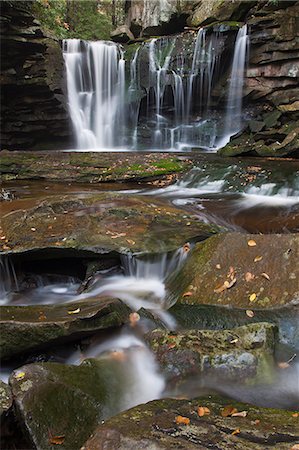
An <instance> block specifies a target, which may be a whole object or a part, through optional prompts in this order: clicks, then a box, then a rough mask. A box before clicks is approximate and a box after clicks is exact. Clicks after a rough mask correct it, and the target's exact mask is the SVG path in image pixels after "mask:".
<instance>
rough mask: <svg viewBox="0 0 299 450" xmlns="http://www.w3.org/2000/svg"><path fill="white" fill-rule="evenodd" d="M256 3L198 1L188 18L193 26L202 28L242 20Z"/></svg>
mask: <svg viewBox="0 0 299 450" xmlns="http://www.w3.org/2000/svg"><path fill="white" fill-rule="evenodd" d="M254 3H255V2H253V1H252V2H250V1H249V2H243V1H234V2H225V1H219V0H208V1H197V2H196V3H195V5H194V7H193V13H192V14H191V15H190V17H189V18H188V21H187V22H188V24H189V25H191V26H195V27H197V26H202V25H206V24H209V23H212V22H223V21H227V20H240V19H242V18H243V17H244V16H245V15H246V12H247V11H248V10H249V9H250V8H251V7H252V5H253V4H254Z"/></svg>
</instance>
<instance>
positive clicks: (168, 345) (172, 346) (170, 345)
mask: <svg viewBox="0 0 299 450" xmlns="http://www.w3.org/2000/svg"><path fill="white" fill-rule="evenodd" d="M167 348H168V350H171V349H172V348H175V344H174V343H172V344H167Z"/></svg>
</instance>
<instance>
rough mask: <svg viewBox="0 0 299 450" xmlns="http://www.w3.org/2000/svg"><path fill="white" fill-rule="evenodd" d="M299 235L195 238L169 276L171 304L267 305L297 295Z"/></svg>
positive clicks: (276, 304)
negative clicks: (177, 268)
mask: <svg viewBox="0 0 299 450" xmlns="http://www.w3.org/2000/svg"><path fill="white" fill-rule="evenodd" d="M298 257H299V236H298V235H296V234H285V235H280V234H271V235H249V234H248V235H247V234H241V233H224V234H221V235H217V236H213V237H211V238H210V239H208V240H206V241H205V242H204V243H198V244H196V246H195V248H194V249H193V250H192V252H191V254H190V256H189V258H188V260H187V262H186V264H185V265H184V266H183V267H182V269H181V270H180V271H179V272H178V273H177V274H175V276H173V277H172V278H170V279H169V280H168V291H169V294H168V296H169V298H168V301H169V304H171V303H175V301H177V300H178V302H179V303H186V304H191V305H192V304H210V305H222V306H223V305H227V306H233V307H239V308H250V309H252V308H255V309H268V308H274V307H282V306H284V305H287V304H294V305H295V304H298V301H299V265H298Z"/></svg>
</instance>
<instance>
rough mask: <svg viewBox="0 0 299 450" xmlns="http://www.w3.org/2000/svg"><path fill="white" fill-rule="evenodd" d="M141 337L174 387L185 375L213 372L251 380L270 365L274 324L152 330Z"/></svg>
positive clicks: (227, 376)
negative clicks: (173, 330)
mask: <svg viewBox="0 0 299 450" xmlns="http://www.w3.org/2000/svg"><path fill="white" fill-rule="evenodd" d="M145 339H146V341H147V343H148V344H149V346H150V348H151V349H152V350H153V352H154V353H155V355H156V358H157V361H158V362H159V364H160V367H161V368H162V370H163V372H164V374H165V375H166V379H167V380H168V382H170V383H171V384H175V386H176V387H178V385H179V384H181V383H182V382H183V381H185V380H186V378H188V377H192V376H194V377H198V378H201V377H208V378H209V377H210V376H217V373H218V374H220V375H221V378H222V379H223V380H226V381H227V380H231V381H232V380H238V379H240V378H241V379H242V380H244V381H245V380H246V379H247V380H248V379H250V380H251V382H252V379H253V378H256V377H259V376H261V375H262V374H263V373H264V372H265V371H268V370H269V369H270V368H271V367H273V366H274V361H273V352H274V344H275V327H274V326H273V325H271V324H268V323H256V324H251V325H245V326H242V327H238V328H234V329H231V330H220V331H214V330H200V331H199V330H189V331H179V332H167V331H164V330H154V331H152V332H150V333H148V334H147V335H146V337H145ZM267 368H268V369H267Z"/></svg>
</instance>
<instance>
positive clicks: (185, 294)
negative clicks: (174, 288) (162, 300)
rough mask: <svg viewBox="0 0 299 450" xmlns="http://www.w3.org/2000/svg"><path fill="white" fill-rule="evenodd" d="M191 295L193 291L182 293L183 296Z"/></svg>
mask: <svg viewBox="0 0 299 450" xmlns="http://www.w3.org/2000/svg"><path fill="white" fill-rule="evenodd" d="M191 295H193V292H191V291H188V292H185V293H184V294H183V297H191Z"/></svg>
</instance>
